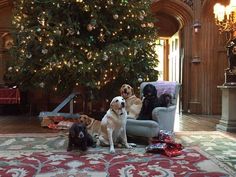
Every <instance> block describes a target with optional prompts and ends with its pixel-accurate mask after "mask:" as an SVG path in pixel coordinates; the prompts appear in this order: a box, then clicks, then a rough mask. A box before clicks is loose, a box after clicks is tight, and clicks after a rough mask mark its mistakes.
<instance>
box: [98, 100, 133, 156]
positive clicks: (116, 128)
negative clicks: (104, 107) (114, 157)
mask: <svg viewBox="0 0 236 177" xmlns="http://www.w3.org/2000/svg"><path fill="white" fill-rule="evenodd" d="M126 121H127V112H126V110H125V99H124V98H123V97H121V96H117V97H115V98H113V99H112V101H111V103H110V109H109V110H108V111H107V112H106V114H105V116H104V117H103V118H102V121H101V133H100V136H99V141H100V144H101V145H105V146H110V153H115V148H114V144H116V143H119V142H121V143H122V144H124V145H125V147H126V148H132V147H131V146H130V145H129V144H128V142H127V135H126Z"/></svg>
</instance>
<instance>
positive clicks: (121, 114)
mask: <svg viewBox="0 0 236 177" xmlns="http://www.w3.org/2000/svg"><path fill="white" fill-rule="evenodd" d="M111 110H112V111H113V112H114V113H115V114H116V115H120V116H121V115H123V112H121V113H120V114H118V113H117V112H116V111H115V110H114V109H111Z"/></svg>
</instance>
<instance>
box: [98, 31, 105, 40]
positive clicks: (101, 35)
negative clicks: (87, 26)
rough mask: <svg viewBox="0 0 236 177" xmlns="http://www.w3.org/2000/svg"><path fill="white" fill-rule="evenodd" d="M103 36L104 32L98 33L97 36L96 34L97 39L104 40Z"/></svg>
mask: <svg viewBox="0 0 236 177" xmlns="http://www.w3.org/2000/svg"><path fill="white" fill-rule="evenodd" d="M104 37H105V36H104V34H103V33H100V34H99V36H98V39H99V41H101V42H105V40H104Z"/></svg>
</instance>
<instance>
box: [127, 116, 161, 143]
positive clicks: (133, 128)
mask: <svg viewBox="0 0 236 177" xmlns="http://www.w3.org/2000/svg"><path fill="white" fill-rule="evenodd" d="M159 130H160V126H159V124H158V123H157V122H156V121H153V120H135V119H130V118H128V119H127V124H126V131H127V135H135V136H143V137H150V138H151V137H155V136H157V135H158V132H159Z"/></svg>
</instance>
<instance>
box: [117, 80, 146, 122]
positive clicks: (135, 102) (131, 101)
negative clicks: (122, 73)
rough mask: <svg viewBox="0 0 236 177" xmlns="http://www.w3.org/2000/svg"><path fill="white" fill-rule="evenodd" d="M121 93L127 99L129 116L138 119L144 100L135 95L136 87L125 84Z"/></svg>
mask: <svg viewBox="0 0 236 177" xmlns="http://www.w3.org/2000/svg"><path fill="white" fill-rule="evenodd" d="M120 94H121V96H122V97H123V98H124V99H125V101H126V111H127V114H128V117H130V118H134V119H137V117H138V115H139V113H140V110H141V108H142V100H141V99H140V98H138V97H136V96H135V95H134V89H133V88H132V87H131V86H130V85H129V84H123V85H122V86H121V88H120Z"/></svg>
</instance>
